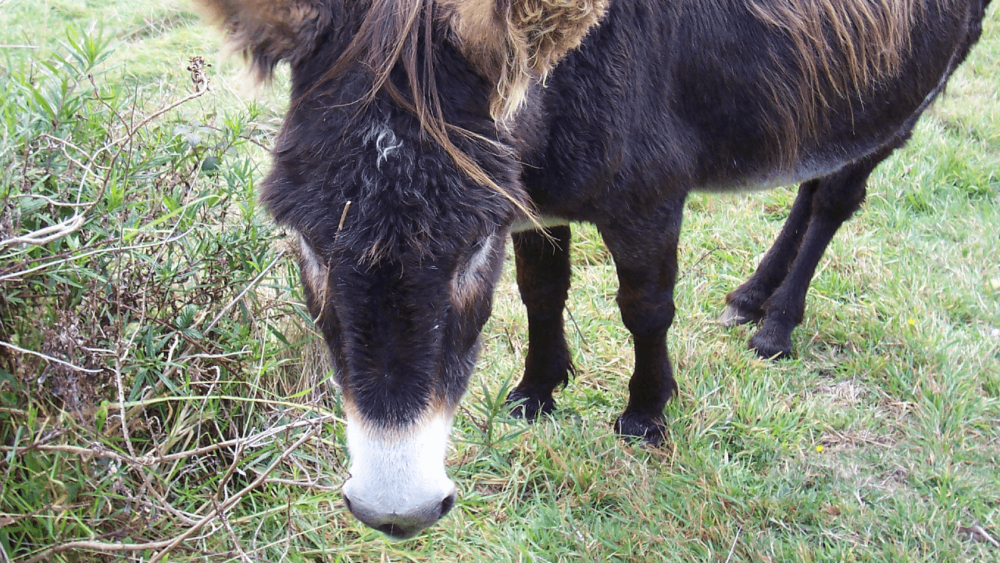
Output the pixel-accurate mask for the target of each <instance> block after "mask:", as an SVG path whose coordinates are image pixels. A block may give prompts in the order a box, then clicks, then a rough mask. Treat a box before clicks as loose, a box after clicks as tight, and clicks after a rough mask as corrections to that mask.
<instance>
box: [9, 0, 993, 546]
mask: <svg viewBox="0 0 1000 563" xmlns="http://www.w3.org/2000/svg"><path fill="white" fill-rule="evenodd" d="M95 22H101V23H100V24H97V23H95ZM0 45H5V47H3V48H0V164H2V166H0V201H2V203H3V208H2V213H0V230H2V235H3V236H2V237H0V285H2V293H0V340H2V341H3V342H4V345H2V346H0V448H2V450H0V454H2V455H0V561H3V562H6V561H50V560H52V561H90V560H119V559H121V560H135V561H139V560H141V561H152V560H161V558H162V560H172V561H194V560H212V561H229V560H232V561H258V560H268V561H279V560H289V561H374V560H378V561H388V560H396V561H456V560H485V559H489V560H493V561H571V560H586V561H598V560H621V561H761V562H774V561H990V560H1000V547H998V546H997V545H996V544H995V543H991V541H990V539H991V538H992V539H994V540H995V539H998V538H1000V100H998V90H1000V66H998V63H997V61H1000V17H998V16H997V11H996V7H995V6H994V8H993V9H992V10H991V15H990V16H989V17H988V18H987V21H986V22H985V31H984V38H983V40H982V41H981V42H980V44H979V45H978V46H977V47H976V49H975V50H974V51H973V53H972V55H971V57H970V60H969V61H967V62H966V64H965V65H964V66H963V67H962V68H961V69H960V70H959V71H958V73H957V74H956V76H955V77H953V79H952V81H951V83H950V85H949V89H948V92H947V94H946V95H944V96H943V97H942V98H941V99H940V100H939V101H938V102H937V103H936V104H935V106H934V107H933V108H932V109H931V110H930V111H929V112H928V113H927V115H926V116H925V117H924V118H923V120H922V121H921V122H920V124H919V125H918V127H917V129H916V131H915V133H914V136H913V139H912V141H911V142H910V143H909V145H908V146H907V147H906V148H905V149H903V150H901V151H898V153H897V154H896V155H894V156H893V157H892V158H891V159H889V160H888V161H887V162H885V163H884V164H883V165H882V166H881V167H880V168H879V169H878V170H877V171H876V172H875V174H874V175H873V177H872V180H871V182H870V185H869V196H868V202H867V203H866V205H865V207H864V208H863V210H862V211H861V212H859V213H858V215H857V216H856V217H855V218H854V219H853V220H852V221H851V222H849V223H847V224H846V225H845V226H844V228H843V229H842V231H841V232H840V233H839V234H838V236H837V238H836V239H835V240H834V242H833V243H832V245H831V247H830V249H829V251H828V252H827V255H826V257H825V258H824V259H823V261H822V262H821V264H820V267H819V269H818V272H817V275H816V278H815V280H814V282H813V285H812V288H811V290H810V292H809V296H808V300H807V313H806V318H805V321H804V323H803V324H802V326H800V327H799V328H798V329H797V330H796V331H795V333H794V335H793V345H794V351H795V352H794V357H793V358H792V359H791V360H788V361H785V362H780V363H775V362H768V361H763V360H760V359H758V358H756V357H755V356H754V354H752V353H751V352H750V351H749V350H747V348H746V342H747V340H748V339H749V337H750V335H751V334H752V328H751V327H738V328H735V329H724V328H722V327H721V326H719V325H718V324H717V322H716V319H717V317H718V315H719V314H720V313H721V310H722V303H723V299H724V297H725V295H726V293H727V292H728V291H730V290H732V289H733V288H735V287H736V286H737V285H738V284H739V283H740V282H742V281H743V280H744V279H745V278H746V277H747V276H749V275H750V273H751V272H752V270H753V267H754V266H755V265H756V264H757V263H758V262H759V261H760V259H761V257H762V256H763V254H764V252H765V251H766V250H767V248H768V246H769V244H770V242H771V240H773V237H774V236H775V235H776V234H777V232H778V230H779V229H780V227H781V224H782V221H783V220H784V217H785V214H786V213H787V210H788V209H789V207H790V206H791V202H792V200H793V199H794V195H795V193H794V190H793V189H779V190H773V191H770V192H765V193H752V194H739V195H728V196H715V195H702V194H695V195H693V196H692V197H691V198H690V199H689V202H688V209H687V214H686V216H685V226H684V235H683V238H682V246H681V256H680V262H681V270H682V276H681V278H680V281H679V282H678V285H677V291H676V296H677V308H678V316H677V320H676V321H675V323H674V326H673V328H672V329H671V332H670V335H669V337H668V338H669V345H670V350H671V355H672V359H673V362H674V366H675V370H676V374H677V377H678V381H679V383H680V386H681V392H680V396H679V397H678V398H677V399H676V400H674V401H672V402H671V403H670V404H669V405H668V407H667V410H666V415H667V421H668V426H667V434H668V440H667V443H666V445H664V446H663V447H661V448H656V449H647V448H642V447H637V446H635V445H634V444H630V443H626V442H623V441H621V440H619V439H617V438H616V437H615V436H614V435H613V434H612V431H611V422H612V421H613V420H614V419H615V417H616V416H617V415H618V413H619V412H620V411H621V409H622V408H623V407H624V404H625V401H626V382H627V379H628V376H629V374H630V373H631V369H632V357H631V348H630V343H629V335H628V333H627V331H625V329H624V328H623V327H622V325H621V322H620V319H619V315H618V311H617V308H616V306H615V303H614V296H615V292H616V288H617V281H616V278H615V274H614V267H613V265H612V263H611V259H610V256H609V254H608V252H607V250H606V248H605V247H604V246H603V243H602V242H601V240H600V236H599V234H598V233H597V232H596V230H595V229H593V228H592V227H589V226H586V225H575V226H574V246H573V283H574V286H573V291H572V295H571V297H570V303H569V311H568V314H567V315H568V316H567V319H568V322H567V330H568V332H567V335H568V338H569V341H570V345H571V348H572V350H573V355H574V356H573V357H574V362H575V365H576V368H577V371H576V376H575V378H574V379H573V381H572V382H571V383H570V385H569V386H568V387H567V388H565V389H564V390H562V391H560V392H559V393H558V394H557V397H556V399H557V402H558V405H559V409H558V411H557V412H556V413H555V415H554V416H551V417H547V418H546V419H545V420H542V421H541V422H539V423H537V424H534V425H527V424H524V423H522V422H520V421H515V420H511V419H510V418H508V417H507V416H506V414H505V409H504V408H503V406H502V401H503V398H504V397H505V395H506V391H507V390H508V389H509V388H510V387H511V386H512V385H514V384H516V381H517V379H518V378H519V376H520V370H521V369H522V366H523V360H524V353H525V351H526V344H527V342H526V332H527V331H526V319H525V315H524V311H523V307H522V306H521V304H520V301H519V298H518V295H517V289H516V285H515V283H514V276H513V264H512V260H511V259H510V258H508V262H509V263H508V266H507V269H506V271H505V274H504V277H503V279H502V280H501V282H500V285H499V288H498V290H497V293H496V298H495V305H494V314H493V317H492V318H491V320H490V322H489V323H488V325H487V327H486V330H485V332H484V334H483V337H482V341H483V352H482V354H481V357H480V360H479V364H478V367H477V369H476V373H475V374H474V376H473V379H472V381H471V383H470V387H469V393H468V395H467V397H466V398H465V400H464V402H463V406H462V408H461V411H460V413H459V415H458V417H457V419H456V422H455V429H454V432H453V444H452V447H451V449H450V451H449V456H448V464H449V468H450V472H451V475H452V477H453V478H454V479H455V481H456V483H457V484H458V486H459V492H460V494H459V501H458V504H457V506H456V508H455V510H453V511H452V513H451V514H450V515H449V516H448V517H447V518H445V519H444V520H443V521H442V522H441V523H440V524H438V525H436V526H434V527H433V528H432V529H430V530H428V531H427V532H426V533H424V534H422V535H421V536H420V537H418V538H416V539H414V540H411V541H408V542H388V541H386V540H384V539H383V538H382V536H380V535H379V534H378V533H377V532H374V531H372V530H369V529H367V528H364V527H362V526H360V525H359V524H358V523H357V522H356V521H354V520H353V519H352V518H351V517H350V516H349V515H348V514H347V512H346V509H345V508H344V505H343V502H342V501H341V500H340V495H339V490H338V488H339V485H340V483H341V482H342V481H343V479H344V477H345V472H346V470H345V463H346V449H345V444H344V433H343V426H342V421H341V419H340V413H341V411H340V405H339V399H338V395H337V393H336V390H335V389H334V388H333V386H332V384H331V383H330V377H331V374H330V370H329V368H328V365H327V363H326V358H325V356H324V352H323V350H322V344H321V343H320V342H319V340H318V339H317V338H316V335H315V333H314V329H313V328H312V326H311V324H310V322H309V318H308V315H307V314H306V312H305V311H304V308H303V305H302V303H301V301H302V295H301V292H300V290H299V287H298V280H297V266H296V264H295V260H294V255H295V248H294V241H291V240H290V239H288V238H287V237H286V236H285V233H283V232H282V231H281V230H280V229H276V228H275V227H273V226H272V225H271V224H270V222H269V221H268V219H267V217H266V216H265V215H264V214H263V213H262V210H261V209H260V208H259V207H258V206H257V205H256V203H255V190H256V183H257V182H258V181H259V180H260V178H261V177H262V175H263V173H264V172H265V171H266V169H267V166H268V156H267V149H268V147H269V146H270V144H271V142H272V140H273V135H274V133H275V131H276V130H277V126H278V124H279V122H280V116H281V115H282V113H283V111H284V105H285V104H286V103H287V102H286V99H285V94H284V91H283V81H282V79H280V78H279V79H278V84H277V85H276V87H275V88H274V89H271V90H261V91H260V92H258V93H256V94H247V93H246V88H245V85H246V83H245V81H244V80H243V79H242V78H241V77H240V70H239V69H240V64H239V61H229V62H225V61H223V60H221V59H220V58H219V55H218V41H217V34H216V33H215V32H214V30H208V29H207V28H205V27H204V26H202V25H201V23H200V22H199V21H198V20H197V18H196V17H195V16H194V15H193V14H192V12H191V11H190V10H189V8H188V7H187V5H186V4H185V3H183V2H181V1H179V0H166V1H164V2H160V3H157V4H156V5H152V6H151V5H148V4H143V3H136V2H131V3H128V2H122V1H118V0H116V1H109V2H105V3H88V2H84V1H83V0H52V1H47V2H31V3H29V2H26V1H24V0H6V1H4V0H0ZM193 56H203V57H204V58H205V60H206V61H207V62H208V63H210V64H211V65H212V66H211V67H206V68H205V69H204V71H205V72H206V73H207V74H208V76H209V77H210V79H211V83H210V84H211V88H210V90H208V91H207V92H205V93H201V94H196V93H195V92H194V89H193V84H192V73H191V72H190V71H189V70H187V67H188V66H189V64H190V63H189V59H190V58H191V57H193ZM88 75H92V76H93V79H92V80H91V79H90V78H88ZM147 120H148V121H147ZM140 123H141V124H142V125H141V126H137V124H140ZM77 216H79V219H78V220H77V222H73V221H74V217H77ZM44 229H49V230H47V231H46V230H44ZM53 233H54V234H55V236H54V237H53V238H51V240H43V239H46V238H48V237H49V236H51V235H52V234H53ZM14 237H21V239H20V240H22V241H25V243H24V244H15V243H13V242H11V241H13V240H15V239H14ZM32 241H34V242H35V243H37V244H35V243H31V242H32ZM508 254H509V253H508ZM40 354H41V355H40ZM42 355H44V357H43V356H42ZM59 361H62V362H63V363H59ZM123 422H124V424H123Z"/></svg>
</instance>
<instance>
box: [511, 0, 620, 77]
mask: <svg viewBox="0 0 1000 563" xmlns="http://www.w3.org/2000/svg"><path fill="white" fill-rule="evenodd" d="M508 1H509V2H510V9H509V12H508V14H509V15H508V25H509V26H510V27H511V32H512V34H520V35H521V36H522V37H523V41H524V42H525V43H524V47H525V48H526V50H527V53H526V55H527V57H528V61H527V62H528V65H529V66H530V68H531V70H532V71H533V72H535V73H537V74H539V75H541V76H542V77H543V78H544V76H545V75H546V74H548V72H549V71H550V70H552V68H553V67H554V66H555V64H556V63H557V62H559V60H560V59H562V58H563V57H565V56H566V53H568V52H569V51H571V50H572V49H575V48H577V47H578V46H579V45H580V42H581V41H583V38H584V37H585V36H586V35H587V32H588V31H590V28H591V27H593V26H594V25H596V24H597V23H598V22H599V21H600V20H601V18H602V17H603V16H604V12H605V10H607V7H608V3H609V1H610V0H508Z"/></svg>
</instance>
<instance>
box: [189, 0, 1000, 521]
mask: <svg viewBox="0 0 1000 563" xmlns="http://www.w3.org/2000/svg"><path fill="white" fill-rule="evenodd" d="M201 1H202V2H203V3H204V4H206V8H207V10H208V12H209V15H210V17H212V18H213V19H214V20H215V21H216V22H218V23H220V24H221V25H222V26H223V27H224V28H225V29H226V30H227V31H228V33H229V35H230V38H231V39H232V40H233V42H234V43H235V46H236V48H237V49H239V50H242V51H243V52H244V53H245V54H247V55H248V56H249V57H250V58H251V59H252V64H253V68H254V69H255V70H256V72H257V73H258V74H259V76H260V77H261V78H267V77H268V76H269V75H270V73H271V71H272V70H273V68H274V67H275V65H276V64H277V63H279V62H280V61H282V60H285V61H288V62H289V63H290V65H291V69H292V75H291V77H292V103H291V108H290V109H289V112H288V115H287V116H286V118H285V122H284V125H283V127H282V129H281V132H280V134H279V136H278V138H277V141H276V147H275V149H274V168H273V170H272V171H271V173H270V176H269V177H268V178H267V180H266V182H265V184H264V189H263V200H264V202H265V203H266V204H267V207H268V209H270V211H271V213H272V214H273V215H274V218H275V220H276V221H277V222H278V223H280V224H282V225H286V226H288V227H290V228H292V229H294V230H295V231H297V232H298V233H299V235H300V237H301V249H302V258H301V269H302V278H303V281H304V285H305V289H306V296H307V299H308V306H309V309H310V311H311V313H312V315H313V316H314V317H315V322H316V324H317V325H318V326H319V327H320V329H322V332H323V334H324V336H325V337H326V341H327V344H328V346H329V349H330V352H331V356H332V358H333V363H334V366H335V368H336V373H337V379H338V381H339V383H340V386H341V388H342V391H343V396H344V405H345V410H346V415H347V421H348V426H347V443H348V448H349V453H350V456H351V465H350V477H349V478H348V480H347V481H346V483H345V484H344V488H343V494H344V500H345V502H346V504H347V507H348V509H349V510H350V511H351V512H352V513H353V514H354V515H355V516H357V517H358V518H359V519H360V520H361V521H362V522H364V523H365V524H368V525H369V526H372V527H374V528H377V529H379V530H382V531H384V532H385V533H387V534H389V535H391V536H396V537H409V536H412V535H413V534H415V533H417V532H418V531H419V530H421V529H422V528H424V527H426V526H428V525H430V524H431V523H433V522H435V521H437V520H438V519H439V518H440V517H442V516H443V515H444V514H445V513H447V512H448V510H449V509H450V508H451V507H452V505H453V504H454V502H455V487H454V485H453V483H452V482H451V481H450V480H449V479H448V477H447V475H446V473H445V469H444V457H445V450H446V443H447V436H448V432H449V429H450V426H451V421H452V417H453V414H454V411H455V408H456V406H457V404H458V402H459V399H460V398H461V396H462V394H463V393H464V391H465V388H466V382H467V380H468V377H469V374H470V372H471V370H472V367H473V363H474V360H475V358H476V351H477V340H478V337H479V333H480V330H481V328H482V326H483V323H484V322H485V321H486V319H487V317H488V316H489V314H490V307H491V300H492V293H493V290H494V285H495V283H496V280H497V277H498V275H499V272H500V269H501V266H502V255H503V247H504V240H505V238H506V236H507V235H508V233H511V234H512V237H513V242H514V251H515V255H516V256H515V257H516V263H517V282H518V286H519V288H520V291H521V296H522V299H523V301H524V303H525V305H526V306H527V310H528V329H529V347H528V354H527V362H526V364H527V365H526V366H525V372H524V378H523V379H522V380H521V382H520V384H518V385H517V387H516V388H515V389H514V390H513V391H512V392H511V394H510V397H509V401H510V403H511V404H512V406H513V408H514V412H515V413H516V414H520V415H522V416H524V417H526V418H535V417H536V416H538V415H539V413H545V412H549V411H551V410H552V409H553V407H554V403H553V400H552V392H553V390H554V389H555V388H556V387H558V386H560V385H563V384H565V383H566V382H567V374H568V372H569V369H570V356H569V353H568V351H567V347H566V341H565V340H564V337H563V307H564V302H565V300H566V295H567V290H568V287H569V279H570V267H569V243H570V228H569V226H568V222H569V221H588V222H591V223H593V224H595V225H596V226H597V227H598V229H599V230H600V232H601V234H602V235H603V237H604V240H605V242H606V244H607V246H608V248H609V249H610V251H611V254H612V256H613V257H614V261H615V265H616V267H617V271H618V279H619V282H620V289H619V292H618V305H619V307H620V309H621V315H622V320H623V321H624V323H625V326H626V327H627V328H628V329H629V331H631V333H632V335H633V337H634V345H635V371H634V373H633V375H632V379H631V380H630V382H629V402H628V406H627V407H626V408H625V411H624V413H623V414H622V415H621V417H620V418H619V419H618V420H617V422H616V423H615V430H616V431H617V432H618V433H620V434H622V435H625V436H635V437H641V438H644V439H645V440H646V441H647V442H650V443H652V444H656V443H658V442H660V441H661V440H662V437H663V422H664V421H663V414H662V409H663V406H664V404H665V403H666V401H667V400H668V399H669V398H670V397H671V396H672V395H673V394H674V393H675V392H676V389H677V384H676V383H675V381H674V377H673V373H672V371H671V367H670V360H669V358H668V354H667V348H666V333H667V329H668V328H669V327H670V324H671V321H672V320H673V317H674V303H673V288H674V283H675V281H676V277H677V239H678V235H679V233H680V227H681V213H682V208H683V205H684V200H685V197H686V196H687V194H688V193H689V192H691V191H692V190H707V191H727V190H744V189H750V188H756V187H768V186H775V185H779V184H787V183H790V182H801V186H800V188H799V193H798V197H797V199H796V200H795V203H794V205H793V207H792V210H791V214H790V216H789V218H788V221H787V223H786V224H785V226H784V228H783V230H782V231H781V234H780V235H779V236H778V238H777V240H776V241H775V243H774V246H773V247H772V248H771V250H770V251H769V252H768V253H767V255H766V256H765V258H764V260H763V261H762V263H761V264H760V266H759V268H758V269H757V271H756V272H755V273H754V274H753V276H752V277H751V278H750V279H749V280H748V281H747V282H746V283H744V284H743V285H742V286H740V287H739V288H738V289H736V290H735V291H733V292H732V293H731V294H730V295H729V296H728V298H727V303H728V306H727V308H726V311H725V313H724V315H723V317H722V319H723V322H724V323H726V324H729V325H734V324H738V323H744V322H757V323H759V328H758V330H757V332H756V334H755V335H754V336H753V338H752V340H751V341H750V346H751V348H753V349H754V350H756V351H757V353H759V354H760V355H761V356H765V357H784V356H787V355H789V353H790V349H791V341H790V334H791V331H792V329H793V328H794V327H795V326H796V325H797V324H798V323H799V322H800V321H801V319H802V314H803V308H804V302H805V294H806V290H807V289H808V287H809V282H810V279H811V277H812V276H813V273H814V271H815V268H816V265H817V263H818V261H819V259H820V257H821V256H822V254H823V251H824V249H825V248H826V246H827V244H828V243H829V242H830V239H831V238H832V237H833V235H834V233H835V232H836V230H837V229H838V228H839V226H840V225H841V224H842V223H843V222H844V221H845V220H846V219H847V218H848V217H850V216H851V214H852V213H853V212H854V211H855V210H856V209H857V208H858V207H859V206H860V204H861V202H862V200H864V197H865V182H866V181H867V179H868V176H869V174H870V173H871V172H872V170H873V169H874V168H875V167H876V166H877V165H878V164H879V162H881V161H882V160H884V159H885V158H886V157H887V156H888V155H889V154H890V153H891V152H892V151H893V150H894V149H896V148H898V147H900V146H901V145H902V144H903V143H904V142H905V141H906V139H907V137H908V136H909V134H910V131H911V129H912V128H913V126H914V123H915V122H916V120H917V118H918V117H919V116H920V114H921V113H922V112H923V111H924V109H926V108H927V106H928V105H929V104H930V103H931V101H932V100H933V99H934V98H935V96H937V94H938V93H939V92H940V91H941V90H942V89H943V88H944V85H945V82H946V80H947V78H948V76H949V75H951V73H952V72H953V71H954V70H955V68H956V67H957V66H958V65H959V64H960V63H961V62H962V60H963V59H964V58H965V57H966V55H967V54H968V52H969V49H970V48H971V47H972V45H973V44H974V43H975V42H976V40H977V39H978V38H979V35H980V30H981V20H982V18H983V16H984V11H985V9H986V6H987V4H988V2H989V0H271V1H268V0H201ZM598 22H600V23H598ZM581 42H582V45H581ZM578 46H580V48H579V49H575V48H576V47H578ZM557 62H558V63H559V64H558V66H556V63H557Z"/></svg>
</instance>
